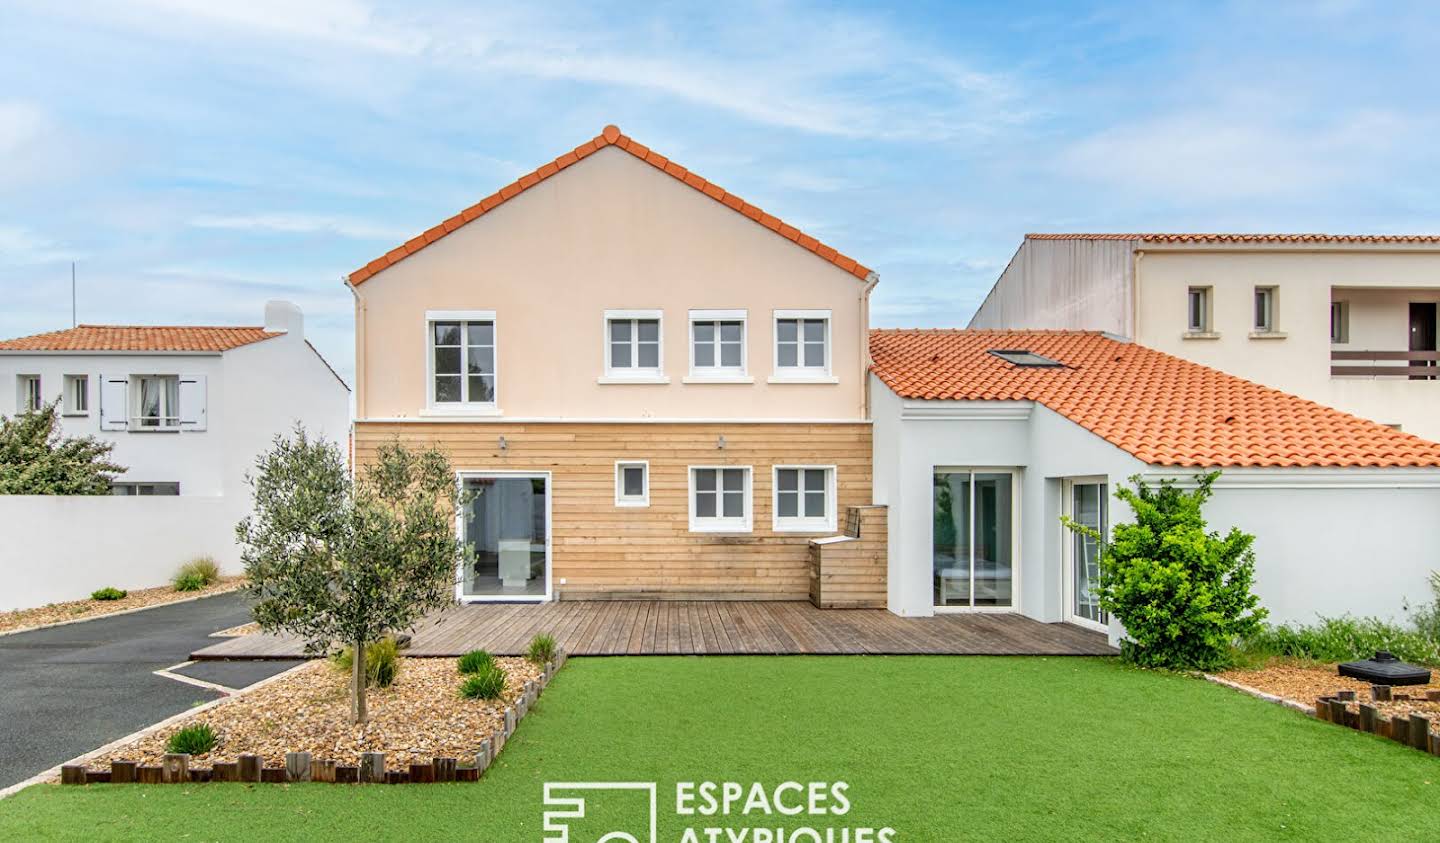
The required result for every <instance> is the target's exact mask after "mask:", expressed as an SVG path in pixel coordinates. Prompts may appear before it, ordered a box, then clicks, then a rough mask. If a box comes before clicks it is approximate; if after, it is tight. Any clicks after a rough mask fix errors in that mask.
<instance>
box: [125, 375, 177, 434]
mask: <svg viewBox="0 0 1440 843" xmlns="http://www.w3.org/2000/svg"><path fill="white" fill-rule="evenodd" d="M130 391H131V402H130V406H131V407H134V408H135V412H134V414H133V416H132V417H131V419H130V429H131V430H179V429H180V378H179V376H177V375H133V376H131V378H130Z"/></svg>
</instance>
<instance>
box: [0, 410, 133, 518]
mask: <svg viewBox="0 0 1440 843" xmlns="http://www.w3.org/2000/svg"><path fill="white" fill-rule="evenodd" d="M58 403H59V402H58V401H55V402H51V403H49V404H45V405H43V406H41V407H40V408H39V409H37V410H29V411H27V412H24V413H17V414H16V415H14V416H10V417H8V418H7V417H5V416H0V495H108V494H110V481H111V480H112V479H114V476H115V475H116V474H122V473H124V471H125V467H124V466H122V465H117V464H116V463H113V462H111V461H110V452H111V451H112V450H114V449H115V444H114V443H113V442H102V441H100V440H99V439H96V438H95V437H93V436H78V437H73V438H66V437H64V436H61V434H60V413H59V410H58V409H57V407H56V405H57V404H58Z"/></svg>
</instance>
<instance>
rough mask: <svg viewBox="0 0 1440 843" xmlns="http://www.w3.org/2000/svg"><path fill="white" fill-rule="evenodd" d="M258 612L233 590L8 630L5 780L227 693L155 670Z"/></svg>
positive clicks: (252, 668)
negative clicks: (114, 613)
mask: <svg viewBox="0 0 1440 843" xmlns="http://www.w3.org/2000/svg"><path fill="white" fill-rule="evenodd" d="M249 620H250V613H249V610H248V609H247V607H246V602H245V598H244V597H243V596H242V595H240V594H234V593H231V594H222V595H218V596H216V597H207V598H204V599H201V600H193V601H190V602H188V603H175V604H172V605H169V606H160V607H157V608H154V609H146V610H145V611H141V612H133V613H131V614H128V615H117V616H115V617H111V618H100V619H97V620H93V621H86V622H85V623H76V624H69V625H67V626H57V627H53V628H50V629H39V630H35V631H33V632H22V633H19V634H16V635H3V636H0V788H3V787H6V786H9V785H12V784H15V783H16V782H20V781H24V780H25V779H27V778H29V777H31V776H33V775H35V774H36V773H40V772H43V771H45V770H47V769H49V768H50V767H53V766H55V765H56V764H59V763H61V762H64V761H67V760H69V759H71V758H74V757H75V756H77V755H80V754H82V753H85V752H89V751H90V750H92V749H95V748H96V747H99V746H103V745H104V744H107V743H109V742H111V741H113V740H116V739H117V738H122V737H124V736H126V735H128V734H130V733H131V732H134V731H136V730H137V729H141V728H143V727H145V726H148V725H150V724H151V723H154V722H156V721H158V720H163V719H165V718H166V717H169V716H170V715H172V714H177V713H179V712H181V711H184V710H186V709H188V708H190V707H192V706H193V705H195V704H196V703H200V702H207V701H209V700H212V699H215V698H216V697H218V696H220V694H219V693H217V692H215V691H212V690H209V689H206V688H201V687H196V686H194V685H189V684H185V683H182V682H177V681H176V680H174V679H167V678H164V677H160V676H155V675H154V674H153V673H152V672H151V671H154V670H158V669H160V668H164V667H171V666H173V665H176V664H178V663H180V662H183V661H185V660H186V659H188V658H189V657H190V652H191V651H192V650H195V649H197V648H199V647H202V646H204V645H205V644H207V643H214V642H215V641H216V640H217V639H214V638H209V637H208V636H209V634H210V633H212V632H215V631H217V630H221V629H226V628H227V627H232V626H237V625H239V624H242V623H245V622H247V621H249ZM289 666H290V663H287V662H270V663H267V664H265V665H264V666H263V667H260V666H256V665H254V664H243V663H241V664H236V665H235V666H234V670H233V671H232V672H230V673H228V674H227V673H225V672H218V673H217V672H213V671H212V672H210V673H208V674H206V675H205V676H204V677H203V678H204V679H205V680H206V681H209V682H215V683H217V684H221V685H226V686H227V687H237V684H235V683H237V682H238V685H245V684H249V683H251V682H254V681H257V680H258V679H261V678H264V677H265V676H268V675H272V674H274V673H278V672H280V671H282V670H284V669H286V668H288V667H289ZM180 672H185V671H184V670H182V671H180ZM227 680H230V681H227Z"/></svg>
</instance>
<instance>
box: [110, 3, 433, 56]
mask: <svg viewBox="0 0 1440 843" xmlns="http://www.w3.org/2000/svg"><path fill="white" fill-rule="evenodd" d="M131 6H132V10H134V11H137V12H142V13H141V14H139V15H136V18H135V19H136V20H137V22H141V25H143V26H154V27H170V26H173V25H174V24H175V23H180V24H181V25H184V24H185V23H187V22H188V23H192V24H198V25H202V26H207V25H208V26H211V27H215V28H220V29H227V30H241V31H248V32H252V33H255V34H257V35H267V36H274V37H279V38H286V39H299V40H307V41H320V42H330V43H334V44H337V45H341V46H347V47H355V48H360V49H366V50H375V51H380V52H385V53H396V54H414V53H418V52H420V51H421V50H422V49H424V47H425V45H426V43H427V41H428V39H427V38H426V37H425V36H424V35H423V34H422V33H419V32H416V31H414V30H412V29H410V28H408V27H405V26H400V25H397V24H394V23H393V22H388V21H381V20H379V19H378V18H377V16H376V15H375V12H374V10H373V9H372V8H371V6H370V5H369V4H367V3H363V2H360V1H359V0H303V2H298V3H297V2H294V0H244V2H240V3H234V2H223V0H134V2H132V4H131ZM147 7H148V8H147Z"/></svg>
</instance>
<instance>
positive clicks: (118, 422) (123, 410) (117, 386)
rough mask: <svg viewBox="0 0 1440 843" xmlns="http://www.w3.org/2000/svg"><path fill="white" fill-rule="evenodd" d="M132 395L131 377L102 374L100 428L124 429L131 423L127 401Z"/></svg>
mask: <svg viewBox="0 0 1440 843" xmlns="http://www.w3.org/2000/svg"><path fill="white" fill-rule="evenodd" d="M129 397H130V379H129V378H127V377H118V378H117V377H114V376H109V375H101V376H100V429H101V430H124V429H125V428H126V427H128V426H129V424H130V413H129V410H128V408H127V407H126V406H125V402H126V401H127V400H129Z"/></svg>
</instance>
